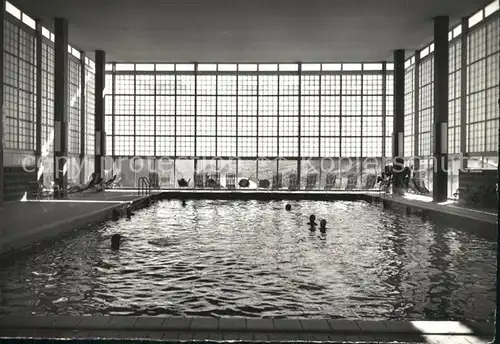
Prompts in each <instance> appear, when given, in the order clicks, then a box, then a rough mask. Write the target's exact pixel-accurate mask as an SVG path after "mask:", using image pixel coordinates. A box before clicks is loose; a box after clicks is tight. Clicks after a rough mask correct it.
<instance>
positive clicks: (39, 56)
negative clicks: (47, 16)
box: [35, 20, 43, 168]
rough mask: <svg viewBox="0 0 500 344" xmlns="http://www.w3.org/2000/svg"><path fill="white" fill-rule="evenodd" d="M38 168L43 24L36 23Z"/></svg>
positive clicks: (36, 154) (40, 149) (40, 136)
mask: <svg viewBox="0 0 500 344" xmlns="http://www.w3.org/2000/svg"><path fill="white" fill-rule="evenodd" d="M35 34H36V130H35V137H36V147H35V157H36V163H37V164H36V167H37V168H40V167H41V166H40V164H39V162H40V158H41V157H42V144H43V142H42V39H43V36H42V23H41V21H40V20H37V21H36V33H35Z"/></svg>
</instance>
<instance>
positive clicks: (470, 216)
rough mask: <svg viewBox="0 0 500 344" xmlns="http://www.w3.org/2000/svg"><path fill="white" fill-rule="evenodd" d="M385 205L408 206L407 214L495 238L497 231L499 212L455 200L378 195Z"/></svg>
mask: <svg viewBox="0 0 500 344" xmlns="http://www.w3.org/2000/svg"><path fill="white" fill-rule="evenodd" d="M376 198H378V201H382V204H383V205H384V207H386V206H387V207H388V208H395V210H401V208H406V214H417V215H420V216H422V217H424V218H426V219H430V220H435V221H440V222H447V223H449V224H451V225H452V226H453V225H456V226H457V227H458V228H464V229H467V230H469V231H471V230H473V231H476V232H477V233H478V234H481V235H483V236H486V237H488V238H491V239H494V238H495V235H496V231H497V221H498V213H497V212H493V211H485V210H479V209H471V208H466V207H463V206H460V205H458V204H456V203H455V202H454V201H451V200H450V201H447V202H443V203H435V202H432V197H426V196H419V195H414V194H407V195H405V196H392V195H387V196H385V195H384V196H381V197H376Z"/></svg>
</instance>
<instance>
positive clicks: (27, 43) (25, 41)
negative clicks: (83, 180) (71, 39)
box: [3, 16, 36, 151]
mask: <svg viewBox="0 0 500 344" xmlns="http://www.w3.org/2000/svg"><path fill="white" fill-rule="evenodd" d="M4 42H5V45H4V58H5V61H4V63H5V66H4V80H3V82H4V116H5V117H4V142H5V143H4V144H5V149H12V150H18V151H33V150H34V149H35V141H36V135H35V129H36V66H35V65H36V44H35V32H34V31H33V30H32V29H30V28H29V27H27V26H25V25H19V23H17V20H16V19H15V18H12V17H10V16H7V18H6V19H5V21H4Z"/></svg>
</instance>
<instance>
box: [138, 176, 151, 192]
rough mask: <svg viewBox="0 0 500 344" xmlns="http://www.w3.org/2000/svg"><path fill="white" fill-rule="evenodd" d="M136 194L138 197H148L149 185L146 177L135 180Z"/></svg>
mask: <svg viewBox="0 0 500 344" xmlns="http://www.w3.org/2000/svg"><path fill="white" fill-rule="evenodd" d="M137 194H138V195H139V196H140V195H150V194H151V183H150V182H149V179H148V178H146V177H140V178H139V179H137Z"/></svg>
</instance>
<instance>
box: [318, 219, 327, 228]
mask: <svg viewBox="0 0 500 344" xmlns="http://www.w3.org/2000/svg"><path fill="white" fill-rule="evenodd" d="M319 225H320V226H321V227H326V220H325V219H323V220H321V222H320V223H319Z"/></svg>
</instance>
